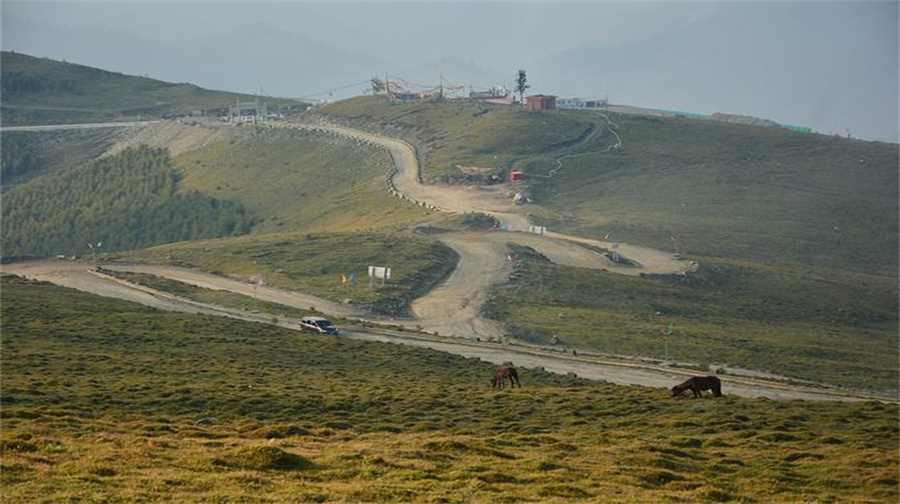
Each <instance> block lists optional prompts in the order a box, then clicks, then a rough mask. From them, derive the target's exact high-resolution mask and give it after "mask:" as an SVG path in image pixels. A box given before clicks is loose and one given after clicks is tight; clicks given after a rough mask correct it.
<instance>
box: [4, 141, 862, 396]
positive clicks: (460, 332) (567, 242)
mask: <svg viewBox="0 0 900 504" xmlns="http://www.w3.org/2000/svg"><path fill="white" fill-rule="evenodd" d="M295 127H296V125H295ZM301 127H303V128H316V129H321V128H322V126H316V127H313V126H301ZM329 128H331V129H326V130H325V131H329V132H331V133H338V134H342V135H345V136H349V137H350V138H355V139H357V140H361V141H367V142H372V143H373V144H375V145H379V146H381V147H384V148H386V149H388V150H389V152H390V153H391V155H392V157H393V158H394V160H395V162H396V164H397V168H398V171H397V175H395V177H394V184H395V187H396V188H397V190H398V191H400V192H401V193H403V194H405V195H406V196H407V197H409V198H412V199H414V200H418V201H427V202H428V203H429V204H432V205H434V206H437V207H439V208H441V209H443V210H445V211H453V212H466V211H481V212H485V213H489V214H492V215H494V216H496V217H497V218H498V219H501V221H503V222H504V223H507V224H508V225H510V226H511V227H512V228H513V229H521V228H525V229H527V224H528V221H527V217H526V216H524V215H522V214H521V210H520V209H517V208H515V207H512V206H511V205H510V204H509V203H508V202H505V201H504V199H503V198H500V192H499V191H498V190H497V189H492V188H461V187H439V186H425V185H422V184H421V183H419V181H418V170H419V168H418V164H417V162H416V160H415V156H414V152H413V150H412V148H411V147H410V146H409V145H407V144H405V143H404V142H402V141H399V140H395V139H389V138H384V137H379V136H377V135H371V134H368V133H363V132H358V131H355V130H348V129H346V128H337V127H329ZM204 136H205V135H204ZM203 140H206V138H204V139H203ZM438 238H439V239H440V240H441V241H443V242H444V243H446V244H447V245H448V246H450V247H452V248H453V249H454V250H456V251H457V253H459V256H460V262H459V265H458V267H457V268H456V270H455V271H454V272H453V273H452V274H451V276H450V277H449V278H448V279H447V280H446V281H445V282H443V283H442V284H441V285H440V286H438V287H437V288H435V289H433V290H432V291H431V292H429V293H428V294H427V295H425V296H423V297H422V298H420V299H418V300H416V301H415V302H414V303H413V304H412V312H413V315H414V316H415V319H414V320H390V321H387V320H382V322H389V323H391V324H401V325H406V326H408V327H421V328H422V329H423V330H424V331H427V332H428V333H431V334H435V333H437V334H439V335H441V336H455V337H456V338H436V337H432V338H429V337H423V336H411V335H403V334H396V333H395V334H390V333H386V332H384V331H345V334H346V335H347V337H353V338H361V339H369V340H376V341H387V342H393V343H402V344H408V345H416V346H424V347H429V348H433V349H435V350H441V351H446V352H451V353H455V354H459V355H465V356H470V357H478V358H481V359H484V360H486V361H490V362H495V363H502V362H505V361H513V362H515V363H516V364H517V365H519V366H522V367H531V368H537V367H544V368H545V369H547V370H548V371H552V372H556V373H564V374H565V373H576V374H577V375H578V376H580V377H584V378H590V379H600V380H606V381H610V382H613V383H619V384H623V385H632V384H635V385H644V386H650V387H670V386H671V385H672V384H674V383H677V382H678V381H681V380H682V379H683V378H684V376H685V374H684V373H683V372H679V371H676V370H672V369H666V368H661V367H655V366H647V365H635V364H623V363H620V362H609V361H603V360H602V359H592V358H587V357H577V358H576V357H574V356H568V355H565V356H564V355H560V354H559V353H553V352H550V351H540V350H535V349H525V348H521V347H518V346H502V345H498V344H491V343H488V342H487V341H488V340H492V339H498V338H500V337H501V336H502V335H503V334H504V332H503V327H502V326H501V325H500V324H499V323H497V322H495V321H491V320H487V319H483V318H481V317H480V316H479V314H480V310H481V306H482V305H483V303H484V301H485V300H486V296H487V292H488V290H489V288H490V287H491V286H493V285H497V284H499V283H502V282H505V281H507V278H508V275H509V273H510V272H511V271H512V265H511V263H510V262H509V261H508V260H507V259H506V252H507V244H508V243H511V242H512V243H518V244H521V245H526V246H529V247H532V248H534V249H535V250H537V251H538V252H540V253H542V254H543V255H545V256H546V257H548V258H549V259H550V260H552V261H554V262H556V263H559V264H563V265H567V266H574V267H582V268H593V269H607V270H609V271H613V272H617V273H622V274H630V275H636V274H638V273H640V272H652V273H683V272H686V271H689V270H690V269H691V268H693V267H694V266H693V265H692V264H690V263H687V262H686V261H681V260H679V259H677V258H676V257H674V256H672V255H671V254H667V253H665V252H661V251H658V250H653V249H647V248H642V247H635V246H631V245H628V244H619V248H618V250H619V253H620V254H621V255H623V256H626V257H628V258H629V259H630V260H632V261H634V262H635V263H638V264H639V266H638V267H624V266H621V265H619V264H615V263H613V262H611V261H610V260H609V259H607V258H606V257H605V256H604V255H602V254H600V253H598V252H596V251H594V250H591V249H590V248H587V247H585V246H582V245H579V243H582V244H585V245H590V246H595V247H602V248H611V246H612V244H611V243H608V242H603V241H600V240H592V239H587V238H580V237H574V236H567V235H563V234H558V233H546V234H545V235H543V236H539V235H536V234H530V233H527V232H503V231H485V232H467V233H443V234H440V235H438ZM105 267H106V266H105ZM108 267H110V268H114V269H117V270H121V271H132V272H142V273H151V274H155V275H159V276H164V277H168V278H171V279H174V280H178V281H181V282H185V283H189V284H193V285H197V286H199V287H204V288H208V289H221V290H228V291H231V292H236V293H239V294H243V295H247V296H252V295H253V286H252V285H251V284H249V283H245V282H240V281H237V280H233V279H229V278H225V277H220V276H217V275H211V274H207V273H203V272H199V271H194V270H188V269H184V268H176V267H167V266H148V265H141V266H137V265H110V266H108ZM89 269H90V265H88V264H85V263H80V262H73V261H65V260H48V261H33V262H25V263H14V264H9V265H3V267H2V270H3V271H4V272H6V273H12V274H17V275H21V276H25V277H28V278H33V279H39V280H44V281H49V282H53V283H56V284H59V285H63V286H67V287H72V288H76V289H79V290H83V291H87V292H92V293H94V294H99V295H102V296H108V297H116V298H121V299H126V300H129V301H134V302H137V303H141V304H145V305H148V306H152V307H155V308H159V309H163V310H170V311H179V312H186V313H208V314H213V315H220V316H229V317H233V318H239V319H242V320H251V321H255V322H263V323H273V322H272V317H271V316H266V315H254V314H248V313H246V312H239V311H235V310H228V309H224V308H221V307H212V306H208V305H201V304H199V303H191V302H187V301H185V300H180V299H177V298H174V297H172V296H168V295H166V294H164V293H159V292H155V291H153V290H152V289H146V288H138V287H136V286H133V285H129V284H128V283H127V282H121V281H115V280H114V279H111V278H109V277H107V276H104V275H98V274H96V273H94V272H91V271H89ZM256 296H257V297H258V299H262V300H264V301H270V302H274V303H279V304H283V305H286V306H292V307H296V308H301V309H307V308H310V307H312V306H314V307H315V308H316V309H317V310H319V311H322V312H324V313H328V314H331V315H334V316H340V317H345V318H350V319H360V320H368V321H373V322H379V320H377V318H376V317H372V316H371V315H368V314H366V313H363V312H361V311H359V310H358V309H356V308H354V307H351V306H347V305H343V304H340V303H335V302H332V301H328V300H324V299H321V298H318V297H315V296H310V295H307V294H302V293H298V292H290V291H284V290H280V289H275V288H271V287H258V288H257V289H256ZM278 325H280V326H283V327H288V328H292V329H298V327H297V326H296V323H295V322H292V321H290V320H282V321H279V322H278ZM459 337H462V338H468V340H460V339H459ZM476 339H480V340H482V341H475V340H476ZM726 383H728V386H727V387H726V389H727V391H728V393H732V394H736V395H743V396H747V397H769V398H772V399H839V400H858V399H860V398H861V397H862V396H860V395H854V394H849V393H836V394H835V393H830V392H826V391H815V390H808V389H800V388H796V387H786V386H784V385H779V384H773V383H765V382H747V380H740V379H737V378H732V379H728V380H727V381H726Z"/></svg>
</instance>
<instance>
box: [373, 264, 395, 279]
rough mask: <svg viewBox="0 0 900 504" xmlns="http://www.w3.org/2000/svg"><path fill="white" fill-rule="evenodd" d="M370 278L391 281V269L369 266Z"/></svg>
mask: <svg viewBox="0 0 900 504" xmlns="http://www.w3.org/2000/svg"><path fill="white" fill-rule="evenodd" d="M369 276H370V277H373V278H381V279H384V280H390V279H391V268H385V267H384V266H369Z"/></svg>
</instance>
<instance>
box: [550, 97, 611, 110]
mask: <svg viewBox="0 0 900 504" xmlns="http://www.w3.org/2000/svg"><path fill="white" fill-rule="evenodd" d="M556 106H557V107H559V108H561V109H590V108H603V107H606V99H605V98H558V99H557V100H556Z"/></svg>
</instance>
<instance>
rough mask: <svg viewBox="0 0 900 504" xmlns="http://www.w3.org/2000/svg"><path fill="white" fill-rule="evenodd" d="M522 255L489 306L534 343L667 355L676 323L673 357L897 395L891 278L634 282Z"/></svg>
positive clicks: (713, 263)
mask: <svg viewBox="0 0 900 504" xmlns="http://www.w3.org/2000/svg"><path fill="white" fill-rule="evenodd" d="M518 252H519V255H520V257H521V258H522V262H521V263H520V265H519V267H518V268H517V271H516V273H515V274H514V275H513V280H512V281H511V283H510V284H509V285H508V286H504V287H502V288H499V289H497V290H496V292H495V294H494V295H493V296H492V297H491V299H490V301H489V302H488V304H487V306H486V309H485V311H486V312H487V314H488V315H489V316H491V317H494V318H499V319H502V320H507V321H511V322H512V323H513V324H515V326H516V327H517V328H518V330H517V331H516V334H517V335H518V336H519V337H521V338H524V339H526V340H531V341H534V342H539V343H544V344H546V343H549V341H550V339H551V338H552V335H554V334H556V335H557V336H558V337H559V338H561V339H562V340H563V342H564V343H565V344H566V346H569V347H575V348H581V349H583V350H594V351H601V352H608V353H617V354H624V355H642V356H652V357H657V358H663V357H664V356H665V342H664V338H663V337H662V336H661V335H660V331H661V330H663V329H664V328H666V327H667V326H668V324H669V323H673V324H674V328H675V334H673V335H672V336H671V337H670V338H669V345H668V349H669V357H670V358H674V359H676V360H679V361H687V362H699V363H701V364H710V363H718V364H729V365H732V366H736V367H743V368H746V369H754V370H761V371H768V372H773V373H776V374H781V375H786V376H791V377H795V378H803V379H807V380H814V381H823V382H826V383H831V384H837V385H842V386H851V387H860V388H871V389H876V390H879V391H885V390H893V391H895V392H896V387H897V380H898V371H897V361H898V347H897V326H896V324H897V321H896V318H895V317H896V311H897V297H896V291H895V290H894V289H895V287H894V286H893V284H892V282H890V281H889V280H887V279H884V278H880V277H871V276H864V275H858V274H851V273H846V272H841V273H838V275H844V277H838V278H835V274H834V273H830V272H821V271H820V272H816V273H818V274H819V275H813V274H811V273H809V272H805V273H797V272H795V271H794V270H791V269H789V268H783V267H782V268H777V267H771V268H769V269H767V270H760V269H758V268H755V267H748V266H747V265H744V264H741V263H740V262H726V261H721V260H718V261H717V260H714V259H711V260H710V261H709V262H704V263H703V266H702V267H701V271H700V272H699V273H697V274H696V275H693V276H690V277H680V276H659V277H648V278H634V277H627V276H623V275H616V274H612V273H607V272H604V271H593V270H584V269H578V268H569V267H565V266H558V265H554V264H551V263H550V262H548V261H547V260H546V259H543V258H541V257H540V256H538V255H537V254H535V253H534V252H533V251H530V250H528V249H521V248H519V249H518ZM848 277H849V278H848ZM860 277H861V278H860ZM835 285H838V286H840V288H831V289H829V288H828V287H829V286H835ZM850 286H854V287H850Z"/></svg>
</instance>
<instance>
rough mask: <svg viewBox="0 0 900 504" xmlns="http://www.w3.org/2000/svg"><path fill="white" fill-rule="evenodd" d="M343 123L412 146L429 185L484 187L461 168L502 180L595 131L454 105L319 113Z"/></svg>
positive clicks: (587, 122) (511, 111) (495, 108)
mask: <svg viewBox="0 0 900 504" xmlns="http://www.w3.org/2000/svg"><path fill="white" fill-rule="evenodd" d="M316 113H318V114H322V115H324V116H327V117H329V118H330V119H332V120H335V121H337V122H340V123H344V124H348V125H351V126H358V127H362V128H363V129H371V130H378V131H381V132H383V133H384V134H386V135H391V136H397V137H401V138H404V139H405V140H407V141H409V142H411V143H413V144H414V145H415V146H416V148H417V152H418V155H419V158H420V162H421V163H420V164H421V165H422V178H423V180H425V181H438V182H462V181H466V180H469V181H482V180H484V179H485V176H484V175H481V176H471V175H467V174H466V173H464V172H463V171H461V170H460V169H459V168H458V167H457V166H458V165H461V166H472V167H477V168H485V169H487V171H486V175H487V176H490V175H498V176H501V175H504V174H505V173H506V172H507V171H508V170H509V168H511V167H512V165H513V163H514V162H515V161H516V160H518V159H520V158H523V157H527V156H535V155H539V154H541V153H544V152H548V151H556V150H559V149H562V148H564V147H566V146H569V145H571V144H573V143H577V142H578V141H579V139H583V138H586V137H588V136H590V135H591V133H593V132H594V131H595V130H596V126H595V124H594V120H593V118H590V117H583V116H578V115H559V114H530V113H527V112H525V111H524V110H522V109H520V108H515V107H508V106H504V105H491V104H482V103H477V102H471V101H468V100H466V101H454V102H443V103H429V104H400V103H389V102H387V101H386V100H385V99H384V98H382V97H358V98H352V99H349V100H343V101H339V102H335V103H333V104H329V105H327V106H325V107H321V108H318V109H316Z"/></svg>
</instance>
